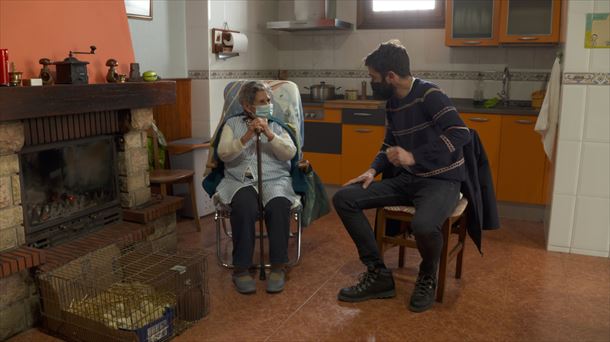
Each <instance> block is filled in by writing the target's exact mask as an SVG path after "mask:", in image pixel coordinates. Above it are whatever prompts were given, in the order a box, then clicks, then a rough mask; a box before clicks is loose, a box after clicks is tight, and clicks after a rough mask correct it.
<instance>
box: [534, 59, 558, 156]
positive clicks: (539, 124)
mask: <svg viewBox="0 0 610 342" xmlns="http://www.w3.org/2000/svg"><path fill="white" fill-rule="evenodd" d="M560 89H561V68H560V66H559V57H556V58H555V63H553V69H552V70H551V77H550V78H549V84H548V85H547V88H546V95H545V96H544V101H543V102H542V108H540V114H538V120H536V127H535V130H536V132H538V133H539V134H540V135H541V136H542V145H543V147H544V152H545V153H546V155H547V157H548V158H549V160H552V158H553V147H554V145H555V135H556V134H557V123H558V121H559V90H560Z"/></svg>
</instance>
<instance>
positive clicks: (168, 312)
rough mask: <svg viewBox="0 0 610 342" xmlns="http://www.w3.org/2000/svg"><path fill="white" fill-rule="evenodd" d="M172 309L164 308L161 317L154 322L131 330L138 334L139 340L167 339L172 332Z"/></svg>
mask: <svg viewBox="0 0 610 342" xmlns="http://www.w3.org/2000/svg"><path fill="white" fill-rule="evenodd" d="M173 322H174V310H173V309H172V308H167V309H165V313H163V317H161V318H159V319H158V320H156V321H154V322H150V323H148V324H147V325H145V326H143V327H141V328H139V329H136V330H130V331H133V332H134V333H135V334H136V335H137V336H138V341H140V342H156V341H165V340H168V339H169V338H170V337H171V336H172V335H173V332H174V327H173V325H172V324H173Z"/></svg>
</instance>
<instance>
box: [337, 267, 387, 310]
mask: <svg viewBox="0 0 610 342" xmlns="http://www.w3.org/2000/svg"><path fill="white" fill-rule="evenodd" d="M395 296H396V291H395V290H394V278H393V277H392V272H391V271H390V270H388V269H387V268H369V269H368V270H367V271H366V272H364V273H362V274H361V275H360V280H359V281H358V283H357V284H356V285H354V286H351V287H346V288H342V289H341V291H339V294H338V295H337V298H338V299H339V300H340V301H344V302H361V301H364V300H369V299H376V298H392V297H395Z"/></svg>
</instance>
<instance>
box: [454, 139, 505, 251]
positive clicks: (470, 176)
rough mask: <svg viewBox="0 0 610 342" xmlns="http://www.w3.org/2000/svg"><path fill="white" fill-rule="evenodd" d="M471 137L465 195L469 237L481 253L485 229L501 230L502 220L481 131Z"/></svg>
mask: <svg viewBox="0 0 610 342" xmlns="http://www.w3.org/2000/svg"><path fill="white" fill-rule="evenodd" d="M470 136H471V139H470V142H469V143H468V144H466V145H465V146H464V147H463V149H464V164H465V166H466V175H467V178H466V180H465V181H463V182H462V187H461V192H462V194H463V195H464V197H466V199H467V200H468V207H467V209H466V210H467V215H468V227H467V228H468V235H470V237H471V238H472V241H474V243H475V244H476V245H477V248H478V249H479V252H481V235H482V230H487V229H498V228H500V219H499V218H498V208H497V204H496V194H495V191H494V186H493V178H492V176H491V168H490V166H489V160H488V159H487V154H486V153H485V149H484V148H483V144H482V143H481V139H480V138H479V134H478V133H477V131H475V130H474V129H470Z"/></svg>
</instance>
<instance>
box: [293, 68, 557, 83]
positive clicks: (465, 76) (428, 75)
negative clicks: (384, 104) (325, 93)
mask: <svg viewBox="0 0 610 342" xmlns="http://www.w3.org/2000/svg"><path fill="white" fill-rule="evenodd" d="M287 71H288V78H299V77H302V78H320V77H326V78H368V77H369V75H368V72H367V71H366V70H287ZM413 75H414V76H415V77H420V78H425V79H435V80H477V79H479V77H482V78H483V79H484V80H493V81H501V80H502V71H482V72H479V71H413ZM479 75H481V76H479ZM548 75H549V73H548V72H528V71H515V72H511V80H512V81H532V82H540V81H544V80H546V79H547V78H548Z"/></svg>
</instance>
